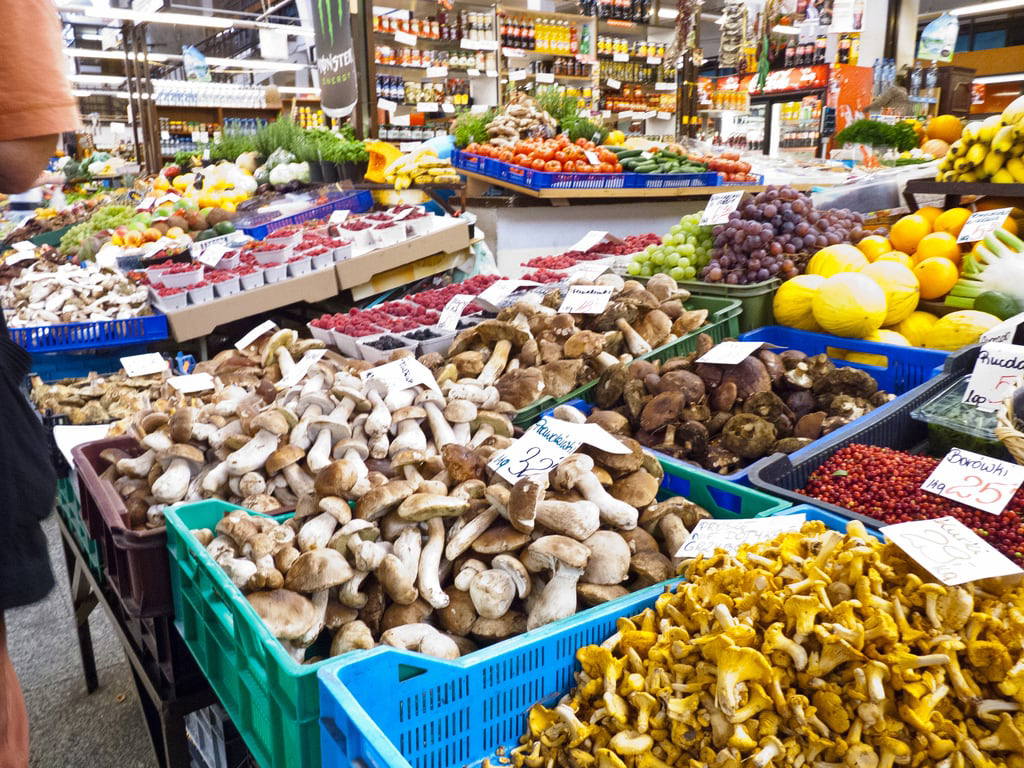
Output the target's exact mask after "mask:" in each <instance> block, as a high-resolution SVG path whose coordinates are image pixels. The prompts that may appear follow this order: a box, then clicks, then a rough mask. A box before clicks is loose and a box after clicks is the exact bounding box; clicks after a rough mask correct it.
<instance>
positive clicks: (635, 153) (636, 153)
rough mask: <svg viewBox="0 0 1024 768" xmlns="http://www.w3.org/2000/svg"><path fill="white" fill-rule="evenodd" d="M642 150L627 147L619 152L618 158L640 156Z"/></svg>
mask: <svg viewBox="0 0 1024 768" xmlns="http://www.w3.org/2000/svg"><path fill="white" fill-rule="evenodd" d="M643 153H644V151H643V150H642V149H627V150H626V151H625V152H619V160H620V161H621V160H623V159H624V158H628V157H640V155H642V154H643Z"/></svg>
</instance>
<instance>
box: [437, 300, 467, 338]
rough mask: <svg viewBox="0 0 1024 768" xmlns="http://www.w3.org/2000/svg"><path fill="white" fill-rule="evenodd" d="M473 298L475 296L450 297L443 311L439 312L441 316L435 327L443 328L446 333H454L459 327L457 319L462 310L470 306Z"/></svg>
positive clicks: (460, 315)
mask: <svg viewBox="0 0 1024 768" xmlns="http://www.w3.org/2000/svg"><path fill="white" fill-rule="evenodd" d="M475 298H476V296H471V295H469V294H466V293H460V294H458V295H457V296H452V297H451V299H449V301H448V303H447V304H445V305H444V309H442V310H441V316H440V317H439V318H438V320H437V327H438V328H444V329H445V330H446V331H454V330H455V329H456V328H457V327H458V325H459V319H460V318H461V317H462V312H463V310H465V308H466V307H468V306H469V305H470V304H472V303H473V299H475Z"/></svg>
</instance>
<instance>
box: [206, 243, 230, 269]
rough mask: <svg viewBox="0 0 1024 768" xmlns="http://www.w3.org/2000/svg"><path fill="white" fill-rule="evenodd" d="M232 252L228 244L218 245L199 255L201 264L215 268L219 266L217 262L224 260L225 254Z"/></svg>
mask: <svg viewBox="0 0 1024 768" xmlns="http://www.w3.org/2000/svg"><path fill="white" fill-rule="evenodd" d="M230 250H231V248H230V247H229V246H228V244H227V243H216V244H215V245H211V246H210V247H209V248H206V249H204V250H203V252H202V253H200V254H199V263H201V264H205V265H206V266H208V267H214V266H216V265H217V262H219V261H220V260H221V259H222V258H224V254H225V253H227V252H228V251H230Z"/></svg>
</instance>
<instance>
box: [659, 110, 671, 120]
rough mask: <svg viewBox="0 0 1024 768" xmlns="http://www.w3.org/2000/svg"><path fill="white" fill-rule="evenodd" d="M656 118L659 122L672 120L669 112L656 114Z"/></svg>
mask: <svg viewBox="0 0 1024 768" xmlns="http://www.w3.org/2000/svg"><path fill="white" fill-rule="evenodd" d="M657 117H658V119H659V120H671V119H672V113H671V112H658V113H657Z"/></svg>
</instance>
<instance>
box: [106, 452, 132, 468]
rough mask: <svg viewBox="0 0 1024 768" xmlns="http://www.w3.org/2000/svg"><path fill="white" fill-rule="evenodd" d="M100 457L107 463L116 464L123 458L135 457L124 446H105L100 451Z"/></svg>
mask: <svg viewBox="0 0 1024 768" xmlns="http://www.w3.org/2000/svg"><path fill="white" fill-rule="evenodd" d="M100 458H101V459H103V460H104V461H105V462H107V464H113V465H115V466H116V465H117V462H119V461H120V460H121V459H131V458H134V457H132V456H130V455H129V454H128V452H127V451H125V450H124V449H122V448H104V449H103V450H102V451H100Z"/></svg>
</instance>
